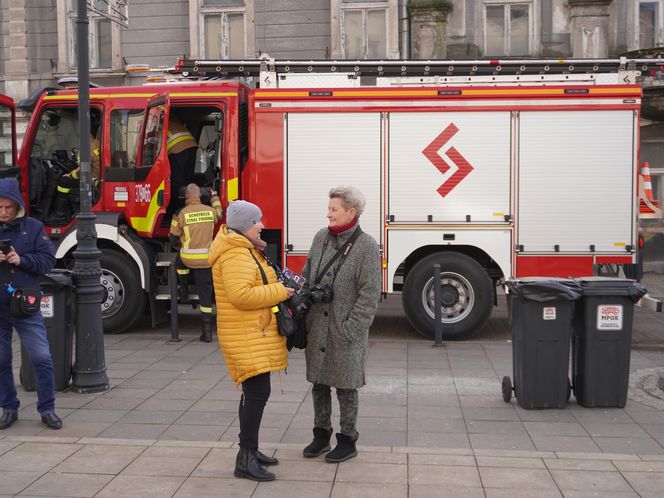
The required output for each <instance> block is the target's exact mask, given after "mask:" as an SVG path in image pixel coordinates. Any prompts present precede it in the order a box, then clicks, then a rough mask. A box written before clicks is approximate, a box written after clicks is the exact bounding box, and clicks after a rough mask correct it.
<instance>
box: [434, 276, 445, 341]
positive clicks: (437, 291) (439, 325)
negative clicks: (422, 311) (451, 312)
mask: <svg viewBox="0 0 664 498" xmlns="http://www.w3.org/2000/svg"><path fill="white" fill-rule="evenodd" d="M433 306H434V313H433V317H434V322H435V323H434V338H435V340H436V342H435V343H434V345H433V346H434V347H435V348H442V347H443V346H444V344H443V316H442V315H443V285H442V284H441V282H440V265H433Z"/></svg>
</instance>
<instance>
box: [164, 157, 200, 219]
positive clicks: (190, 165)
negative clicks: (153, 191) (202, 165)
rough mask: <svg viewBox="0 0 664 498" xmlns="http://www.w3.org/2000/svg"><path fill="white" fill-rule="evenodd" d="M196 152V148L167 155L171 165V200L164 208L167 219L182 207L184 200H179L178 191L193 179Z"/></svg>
mask: <svg viewBox="0 0 664 498" xmlns="http://www.w3.org/2000/svg"><path fill="white" fill-rule="evenodd" d="M196 150H197V149H196V147H191V148H189V149H185V150H183V151H182V152H178V153H177V154H169V155H168V162H169V163H170V165H171V200H170V202H169V203H168V207H167V208H166V216H167V217H168V218H170V217H172V216H173V214H175V213H176V212H177V211H179V210H180V209H181V208H183V207H184V199H180V197H179V191H180V188H182V187H186V186H187V185H188V184H190V183H191V180H192V179H193V177H194V168H195V167H196Z"/></svg>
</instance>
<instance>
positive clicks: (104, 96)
mask: <svg viewBox="0 0 664 498" xmlns="http://www.w3.org/2000/svg"><path fill="white" fill-rule="evenodd" d="M155 95H157V94H156V93H93V94H91V95H90V99H91V100H95V99H110V98H115V99H128V98H135V99H138V98H140V99H149V98H150V97H154V96H155ZM169 96H170V97H237V92H186V93H184V92H177V93H169ZM44 100H78V94H73V95H46V96H44Z"/></svg>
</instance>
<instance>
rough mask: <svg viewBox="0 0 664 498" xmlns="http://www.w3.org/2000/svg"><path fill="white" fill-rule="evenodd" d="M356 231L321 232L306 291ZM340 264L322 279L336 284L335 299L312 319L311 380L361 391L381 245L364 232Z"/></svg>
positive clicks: (315, 309) (311, 313) (377, 287)
mask: <svg viewBox="0 0 664 498" xmlns="http://www.w3.org/2000/svg"><path fill="white" fill-rule="evenodd" d="M354 231H355V227H352V228H350V229H348V230H346V231H344V232H341V233H340V234H338V235H336V236H335V235H333V234H331V233H330V231H329V230H328V229H327V228H324V229H322V230H320V231H319V232H318V233H317V234H316V236H315V237H314V241H313V243H312V245H311V249H310V251H309V256H308V257H307V262H306V264H305V267H304V270H303V272H302V275H303V276H304V277H305V278H306V279H307V281H306V283H305V290H308V287H309V286H311V285H313V280H314V279H315V278H316V274H317V272H318V271H320V270H323V269H324V268H325V265H326V263H327V262H328V261H329V260H330V259H332V257H333V256H334V254H335V253H336V252H337V249H338V248H339V247H341V246H342V245H343V244H344V243H345V242H346V241H347V240H348V239H349V238H350V236H351V235H352V234H353V232H354ZM326 240H327V241H328V242H327V244H325V241H326ZM338 262H339V260H337V261H336V262H335V263H334V264H333V265H332V267H331V268H330V269H329V270H328V271H327V272H326V274H325V275H321V276H319V278H318V282H323V283H327V284H332V282H334V285H333V291H334V299H333V300H332V302H331V303H327V304H324V303H319V304H314V305H313V306H312V307H311V309H310V310H309V314H308V315H307V330H308V331H309V333H308V336H307V348H306V350H305V357H306V360H307V380H308V381H309V382H313V383H316V384H325V385H327V386H332V387H338V388H342V389H356V388H358V387H362V386H363V385H364V384H365V364H366V358H367V353H368V350H369V327H370V326H371V323H372V322H373V319H374V315H375V314H376V308H377V307H378V301H379V299H380V290H381V269H380V252H379V249H378V244H377V243H376V241H375V240H374V238H373V237H371V235H369V234H367V233H364V232H363V233H362V234H361V235H360V236H359V238H358V239H357V240H356V241H355V244H354V245H353V248H352V249H351V251H350V253H349V254H348V257H347V258H346V260H345V261H344V263H343V265H341V267H338ZM335 273H338V274H337V275H336V278H334V275H335Z"/></svg>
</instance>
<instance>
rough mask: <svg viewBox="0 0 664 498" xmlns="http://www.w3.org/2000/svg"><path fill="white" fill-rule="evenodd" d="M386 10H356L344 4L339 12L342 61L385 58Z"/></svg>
mask: <svg viewBox="0 0 664 498" xmlns="http://www.w3.org/2000/svg"><path fill="white" fill-rule="evenodd" d="M386 22H387V8H382V9H373V8H356V7H353V6H352V4H351V5H350V6H349V5H348V4H344V6H343V7H342V10H341V26H342V32H341V47H342V52H343V58H344V59H384V58H385V57H387V24H386Z"/></svg>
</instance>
